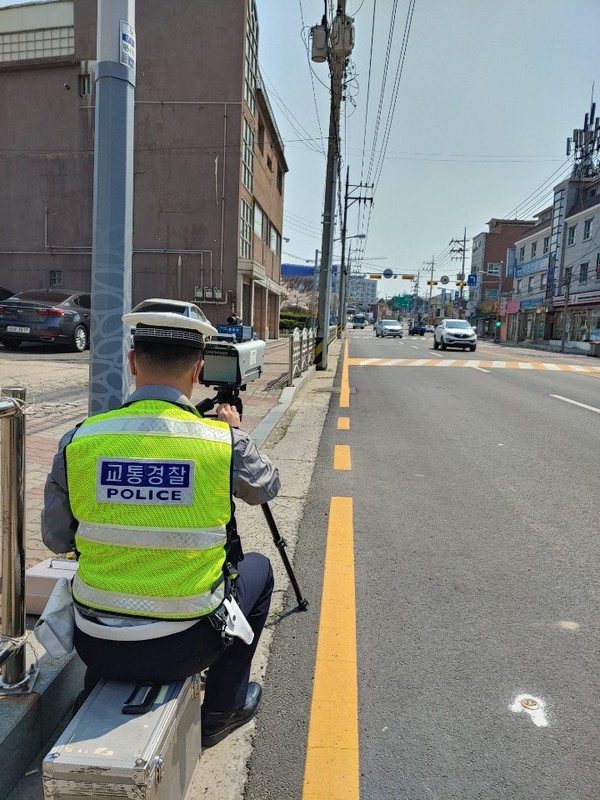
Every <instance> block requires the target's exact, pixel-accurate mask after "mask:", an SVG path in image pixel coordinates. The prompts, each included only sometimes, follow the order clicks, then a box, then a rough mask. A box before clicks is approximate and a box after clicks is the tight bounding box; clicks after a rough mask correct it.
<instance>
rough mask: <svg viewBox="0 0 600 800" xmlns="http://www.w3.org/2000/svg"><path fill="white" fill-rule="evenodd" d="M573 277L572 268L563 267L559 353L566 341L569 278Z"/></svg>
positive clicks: (563, 350) (569, 289) (562, 351)
mask: <svg viewBox="0 0 600 800" xmlns="http://www.w3.org/2000/svg"><path fill="white" fill-rule="evenodd" d="M572 275H573V267H565V278H564V280H563V286H564V287H565V308H564V311H563V325H562V334H561V337H560V352H561V353H564V352H565V344H566V341H567V320H568V317H567V313H568V308H569V296H570V294H571V277H572Z"/></svg>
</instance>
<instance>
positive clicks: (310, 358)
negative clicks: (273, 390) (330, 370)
mask: <svg viewBox="0 0 600 800" xmlns="http://www.w3.org/2000/svg"><path fill="white" fill-rule="evenodd" d="M336 336H337V327H336V326H335V325H330V326H329V329H328V331H327V342H328V343H329V344H331V342H333V341H334V339H335V338H336ZM316 338H317V335H316V332H315V329H314V328H310V329H308V328H302V330H300V328H294V330H293V332H292V333H291V334H290V369H289V374H288V386H291V385H292V383H293V382H294V378H298V377H300V375H302V373H304V372H306V370H307V369H308V368H309V367H310V366H311V365H312V364H313V363H314V360H315V341H316Z"/></svg>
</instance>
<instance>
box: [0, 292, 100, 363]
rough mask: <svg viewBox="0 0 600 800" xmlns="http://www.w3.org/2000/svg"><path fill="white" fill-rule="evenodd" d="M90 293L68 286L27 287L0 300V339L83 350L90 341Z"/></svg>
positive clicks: (13, 346) (10, 345) (6, 344)
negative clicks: (48, 287)
mask: <svg viewBox="0 0 600 800" xmlns="http://www.w3.org/2000/svg"><path fill="white" fill-rule="evenodd" d="M90 304H91V303H90V294H89V292H76V291H69V290H68V289H29V290H28V291H25V292H18V294H15V295H13V296H12V297H8V298H6V300H2V301H0V343H2V344H3V345H4V347H7V348H9V349H10V350H16V349H17V347H19V346H20V345H21V342H54V343H55V344H65V345H68V346H69V347H70V348H71V350H73V351H74V352H76V353H81V352H83V351H84V350H85V349H86V348H87V347H88V345H89V341H90Z"/></svg>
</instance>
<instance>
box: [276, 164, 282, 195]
mask: <svg viewBox="0 0 600 800" xmlns="http://www.w3.org/2000/svg"><path fill="white" fill-rule="evenodd" d="M277 189H278V190H279V194H283V170H282V169H281V167H280V166H279V164H277Z"/></svg>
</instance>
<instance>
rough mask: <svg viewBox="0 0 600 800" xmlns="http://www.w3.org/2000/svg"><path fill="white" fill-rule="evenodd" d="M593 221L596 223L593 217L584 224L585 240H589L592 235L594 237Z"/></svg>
mask: <svg viewBox="0 0 600 800" xmlns="http://www.w3.org/2000/svg"><path fill="white" fill-rule="evenodd" d="M593 221H594V218H593V217H592V219H586V221H585V222H584V223H583V238H584V239H589V238H590V237H591V235H592V222H593Z"/></svg>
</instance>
